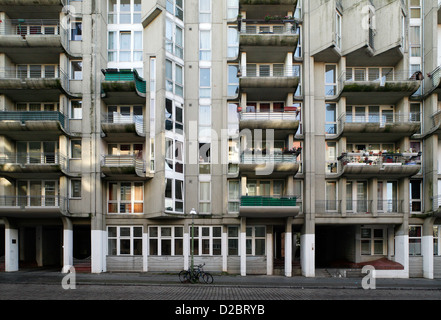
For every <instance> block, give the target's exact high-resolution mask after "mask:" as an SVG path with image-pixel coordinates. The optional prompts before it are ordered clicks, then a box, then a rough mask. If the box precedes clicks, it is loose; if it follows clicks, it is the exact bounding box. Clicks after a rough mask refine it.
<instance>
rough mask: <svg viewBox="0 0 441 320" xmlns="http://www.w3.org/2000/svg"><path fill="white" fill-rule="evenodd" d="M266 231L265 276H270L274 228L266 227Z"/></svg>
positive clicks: (272, 267)
mask: <svg viewBox="0 0 441 320" xmlns="http://www.w3.org/2000/svg"><path fill="white" fill-rule="evenodd" d="M266 230H267V231H266V232H267V234H266V274H267V275H268V276H272V275H273V270H274V251H273V250H274V244H273V237H274V227H268V228H267V229H266Z"/></svg>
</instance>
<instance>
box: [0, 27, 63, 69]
mask: <svg viewBox="0 0 441 320" xmlns="http://www.w3.org/2000/svg"><path fill="white" fill-rule="evenodd" d="M67 42H68V31H67V29H65V28H63V26H62V25H60V22H59V20H58V19H5V20H2V21H1V22H0V49H1V51H2V52H3V53H5V54H7V55H8V56H10V57H13V60H14V62H15V63H25V61H23V60H24V59H26V61H27V62H29V61H30V59H32V58H35V59H39V62H42V61H41V59H42V58H43V59H45V61H46V62H48V63H49V62H50V61H58V60H59V54H60V53H62V52H64V51H65V48H67V45H68V44H67ZM30 49H32V50H30Z"/></svg>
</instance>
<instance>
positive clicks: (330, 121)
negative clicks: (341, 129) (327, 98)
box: [325, 103, 337, 134]
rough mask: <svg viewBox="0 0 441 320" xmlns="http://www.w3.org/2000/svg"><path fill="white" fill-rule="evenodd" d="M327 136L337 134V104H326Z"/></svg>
mask: <svg viewBox="0 0 441 320" xmlns="http://www.w3.org/2000/svg"><path fill="white" fill-rule="evenodd" d="M325 121H326V123H325V133H326V134H337V106H336V104H335V103H327V104H326V120H325Z"/></svg>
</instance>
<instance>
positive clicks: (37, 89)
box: [0, 65, 79, 102]
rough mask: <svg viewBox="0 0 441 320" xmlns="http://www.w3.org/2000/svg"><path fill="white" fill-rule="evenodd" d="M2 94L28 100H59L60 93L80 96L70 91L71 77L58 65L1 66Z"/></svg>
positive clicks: (17, 99) (75, 96)
mask: <svg viewBox="0 0 441 320" xmlns="http://www.w3.org/2000/svg"><path fill="white" fill-rule="evenodd" d="M0 94H5V95H7V96H8V97H9V98H10V99H11V100H13V101H27V102H39V101H58V100H59V99H60V94H66V95H67V96H69V97H70V98H78V97H79V96H78V95H74V94H72V93H71V92H70V91H69V78H68V76H67V74H66V73H64V72H63V71H62V70H60V68H59V66H58V65H18V66H17V67H10V68H0Z"/></svg>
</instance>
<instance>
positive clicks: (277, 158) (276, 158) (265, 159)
mask: <svg viewBox="0 0 441 320" xmlns="http://www.w3.org/2000/svg"><path fill="white" fill-rule="evenodd" d="M297 157H298V155H296V154H268V155H257V154H256V155H253V154H251V153H244V154H242V156H241V157H240V160H241V163H242V164H264V163H296V162H297Z"/></svg>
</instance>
